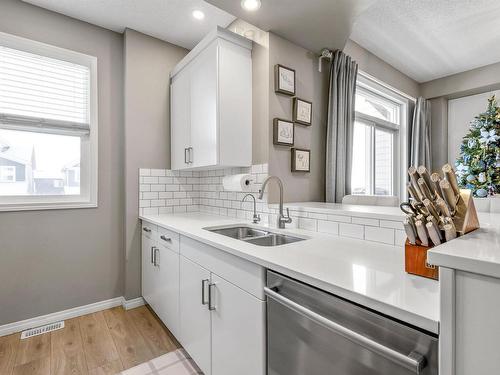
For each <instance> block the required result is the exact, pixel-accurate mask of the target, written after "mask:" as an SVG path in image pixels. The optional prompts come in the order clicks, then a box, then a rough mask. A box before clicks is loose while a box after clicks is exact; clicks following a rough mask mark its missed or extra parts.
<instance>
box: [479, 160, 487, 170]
mask: <svg viewBox="0 0 500 375" xmlns="http://www.w3.org/2000/svg"><path fill="white" fill-rule="evenodd" d="M477 166H478V167H479V169H484V168H486V163H485V162H484V160H479V162H478V163H477Z"/></svg>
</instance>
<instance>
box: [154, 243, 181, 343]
mask: <svg viewBox="0 0 500 375" xmlns="http://www.w3.org/2000/svg"><path fill="white" fill-rule="evenodd" d="M179 258H180V257H179V254H178V253H176V252H175V251H172V250H170V249H169V248H167V247H164V246H161V245H160V246H158V252H157V260H156V268H157V270H156V280H155V284H156V285H157V287H156V288H155V295H154V301H155V304H156V306H158V307H157V308H158V312H157V314H158V316H159V317H160V319H161V320H162V321H163V323H165V325H166V326H167V327H168V329H169V330H170V332H172V333H173V334H174V336H176V337H177V336H178V334H179V331H180V329H179Z"/></svg>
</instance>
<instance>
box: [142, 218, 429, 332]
mask: <svg viewBox="0 0 500 375" xmlns="http://www.w3.org/2000/svg"><path fill="white" fill-rule="evenodd" d="M141 219H142V220H145V221H147V222H150V223H152V224H156V225H158V226H161V227H164V228H167V229H171V230H173V231H176V232H178V233H180V234H182V235H184V236H187V237H191V238H193V239H195V240H198V241H201V242H204V243H207V244H209V245H211V246H214V247H217V248H219V249H221V250H224V251H227V252H229V253H232V254H234V255H236V256H239V257H241V258H244V259H247V260H249V261H252V262H254V263H257V264H259V265H261V266H263V267H266V268H269V269H272V270H275V271H277V272H281V273H283V274H286V275H288V276H290V277H292V278H295V279H298V280H300V281H303V282H305V283H307V284H310V285H313V286H315V287H318V288H321V289H323V290H326V291H329V292H331V293H333V294H336V295H338V296H340V297H344V298H346V299H349V300H351V301H353V302H356V303H359V304H361V305H364V306H366V307H368V308H371V309H373V310H376V311H379V312H381V313H383V314H386V315H389V316H392V317H394V318H396V319H399V320H401V321H404V322H407V323H409V324H412V325H414V326H417V327H420V328H422V329H425V330H427V331H430V332H434V333H438V330H439V323H438V322H439V283H438V282H437V281H434V280H430V279H425V278H421V277H418V276H412V275H409V274H407V273H406V272H405V271H404V250H403V248H402V247H401V246H392V245H384V244H379V243H375V242H369V241H362V240H355V239H348V238H344V237H337V236H332V235H326V234H319V233H316V232H309V231H304V230H300V229H291V230H284V231H283V230H278V229H275V228H271V230H272V231H274V232H284V233H288V234H291V235H296V236H299V237H300V236H301V237H306V238H308V239H307V240H306V241H301V242H296V243H291V244H287V245H282V246H276V247H263V246H257V245H253V244H250V243H246V242H244V241H240V240H236V239H232V238H230V237H226V236H223V235H220V234H216V233H212V232H209V231H207V230H205V229H203V228H206V227H214V226H224V225H234V224H246V225H249V223H248V222H245V221H244V220H238V219H234V218H227V217H222V216H213V215H208V214H203V213H190V214H169V215H145V216H141ZM252 226H254V225H252ZM259 226H260V225H259ZM259 226H257V227H259ZM260 227H263V226H260Z"/></svg>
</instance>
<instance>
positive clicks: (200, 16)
mask: <svg viewBox="0 0 500 375" xmlns="http://www.w3.org/2000/svg"><path fill="white" fill-rule="evenodd" d="M192 14H193V17H194V18H196V19H197V20H202V19H203V18H205V13H203V12H202V11H201V10H198V9H196V10H193V13H192Z"/></svg>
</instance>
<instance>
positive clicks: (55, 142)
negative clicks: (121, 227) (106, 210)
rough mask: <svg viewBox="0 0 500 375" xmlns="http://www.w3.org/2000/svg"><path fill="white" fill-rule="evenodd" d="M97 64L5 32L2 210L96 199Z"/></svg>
mask: <svg viewBox="0 0 500 375" xmlns="http://www.w3.org/2000/svg"><path fill="white" fill-rule="evenodd" d="M95 84H96V59H95V57H92V56H87V55H82V54H79V53H76V52H72V51H68V50H63V49H60V48H57V47H52V46H48V45H45V44H41V43H37V42H33V41H29V40H26V39H22V38H17V37H13V36H10V35H7V34H2V33H0V210H15V209H33V208H40V209H42V208H57V207H80V206H82V207H88V206H95V205H96V197H97V121H96V113H97V112H96V111H97V108H96V103H97V98H96V96H97V92H96V85H95Z"/></svg>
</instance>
